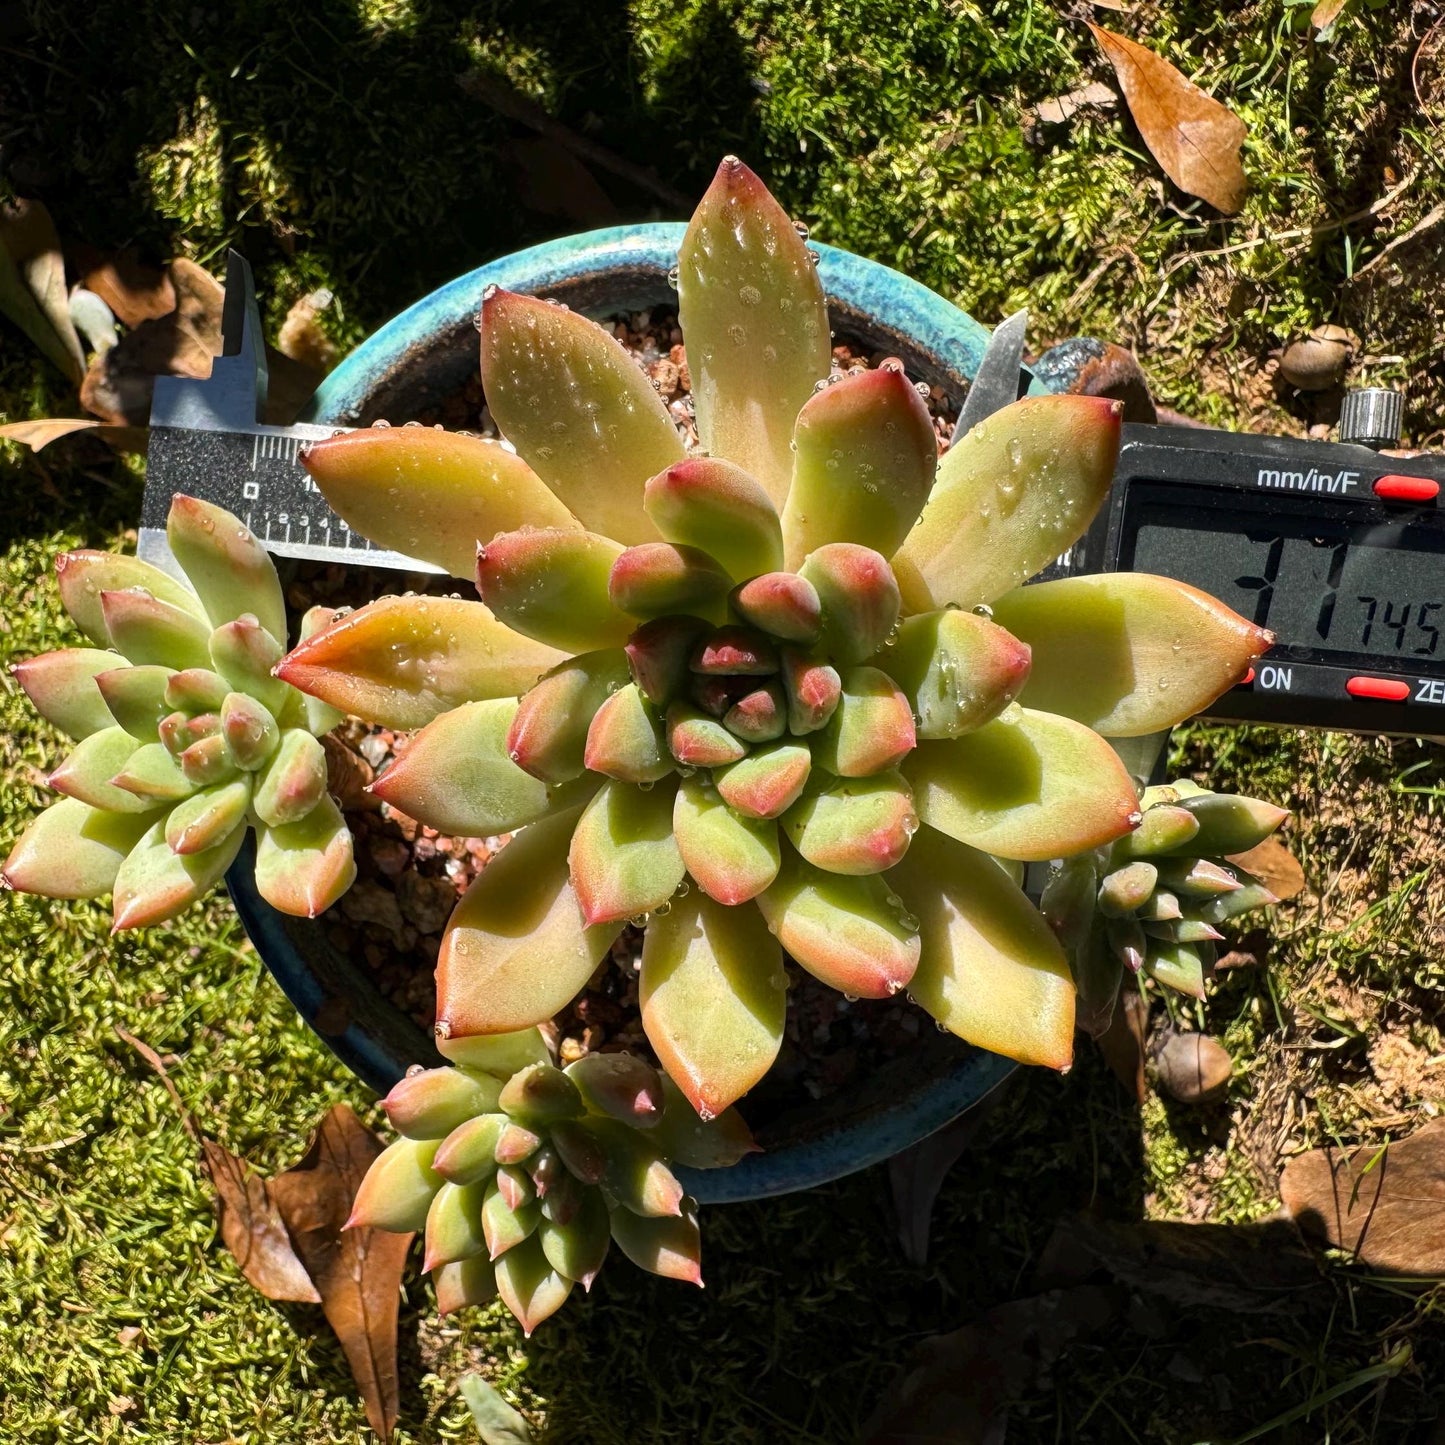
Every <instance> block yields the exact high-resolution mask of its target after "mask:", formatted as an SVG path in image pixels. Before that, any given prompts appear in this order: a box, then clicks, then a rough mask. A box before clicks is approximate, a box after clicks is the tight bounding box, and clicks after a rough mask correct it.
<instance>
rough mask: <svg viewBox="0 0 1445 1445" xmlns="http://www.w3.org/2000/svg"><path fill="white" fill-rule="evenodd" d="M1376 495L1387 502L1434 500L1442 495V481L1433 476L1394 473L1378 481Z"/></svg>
mask: <svg viewBox="0 0 1445 1445" xmlns="http://www.w3.org/2000/svg"><path fill="white" fill-rule="evenodd" d="M1375 495H1376V496H1377V497H1383V498H1384V499H1385V500H1386V501H1387V502H1433V501H1434V500H1435V498H1436V497H1438V496H1439V495H1440V483H1439V482H1437V481H1435V480H1434V479H1433V478H1431V477H1404V476H1396V475H1394V474H1392V475H1390V476H1388V477H1381V478H1379V480H1378V481H1376V483H1375Z"/></svg>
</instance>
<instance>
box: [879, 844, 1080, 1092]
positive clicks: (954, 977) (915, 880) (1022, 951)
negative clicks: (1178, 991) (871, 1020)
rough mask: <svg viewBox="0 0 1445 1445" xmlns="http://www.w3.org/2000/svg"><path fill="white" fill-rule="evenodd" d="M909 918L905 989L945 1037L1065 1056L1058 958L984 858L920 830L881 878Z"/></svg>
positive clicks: (1070, 1024) (1061, 1062)
mask: <svg viewBox="0 0 1445 1445" xmlns="http://www.w3.org/2000/svg"><path fill="white" fill-rule="evenodd" d="M888 876H889V879H890V881H893V882H894V883H895V884H896V886H897V888H898V891H899V894H900V895H901V896H902V898H903V900H904V902H905V903H907V904H908V906H909V908H910V909H912V910H913V912H914V913H915V914H916V916H917V918H918V921H919V934H918V936H919V939H920V940H921V944H922V949H921V952H920V955H919V959H918V968H917V971H916V972H915V973H914V975H913V978H912V980H911V981H910V983H909V985H908V989H909V992H910V993H911V994H912V995H913V997H914V998H915V999H916V1000H917V1001H918V1002H919V1003H920V1004H921V1005H922V1006H923V1007H924V1008H925V1009H927V1010H928V1012H929V1013H931V1014H932V1015H933V1017H934V1018H935V1019H937V1020H938V1022H939V1023H941V1024H942V1025H943V1026H944V1027H945V1028H946V1029H948V1030H949V1032H950V1033H954V1034H957V1035H958V1036H959V1037H960V1038H962V1039H966V1040H967V1041H968V1042H969V1043H971V1044H976V1045H977V1046H978V1047H979V1048H983V1049H989V1050H991V1051H992V1052H993V1053H996V1054H1003V1055H1004V1056H1005V1057H1006V1058H1011V1059H1017V1060H1018V1061H1019V1062H1020V1063H1025V1064H1042V1065H1044V1066H1046V1067H1048V1068H1054V1069H1066V1068H1068V1066H1069V1064H1070V1063H1071V1062H1072V1060H1073V1057H1074V984H1073V980H1072V979H1071V977H1070V975H1069V965H1068V960H1067V959H1066V958H1065V957H1064V953H1063V950H1062V949H1061V948H1060V947H1059V943H1058V940H1057V939H1056V938H1055V937H1054V935H1053V933H1052V931H1051V930H1050V928H1049V925H1048V924H1047V923H1046V922H1045V921H1044V919H1043V916H1042V915H1041V914H1040V913H1039V911H1038V909H1037V908H1035V907H1034V905H1033V904H1032V903H1030V902H1029V900H1028V898H1027V896H1026V895H1025V894H1024V892H1023V890H1022V889H1020V888H1019V886H1018V885H1017V884H1016V883H1015V882H1014V881H1013V880H1012V879H1011V878H1010V877H1009V876H1008V875H1007V874H1006V873H1005V872H1004V871H1003V869H1002V868H1000V867H999V866H998V864H997V863H995V862H994V861H993V860H992V859H991V858H988V857H986V856H985V855H984V854H982V853H979V852H977V851H975V850H974V849H972V848H969V847H967V846H966V845H965V844H963V843H958V842H955V841H954V840H953V839H952V838H949V837H947V836H945V835H944V834H942V833H938V832H936V831H934V830H933V829H932V828H924V829H923V830H922V831H921V832H920V833H919V835H918V837H917V838H916V839H915V840H914V843H913V847H912V848H911V849H910V850H909V853H908V856H907V857H906V858H905V859H904V860H903V862H902V863H901V864H900V865H899V866H898V868H897V869H895V870H894V872H892V873H890V874H889V875H888Z"/></svg>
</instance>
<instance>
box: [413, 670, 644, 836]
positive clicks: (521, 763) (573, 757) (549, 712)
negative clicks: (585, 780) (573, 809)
mask: <svg viewBox="0 0 1445 1445" xmlns="http://www.w3.org/2000/svg"><path fill="white" fill-rule="evenodd" d="M629 645H630V644H629ZM627 680H628V666H627V657H626V655H625V654H623V653H622V652H619V651H618V650H617V649H616V648H606V649H603V650H602V651H600V652H584V653H583V654H582V655H581V656H580V657H569V658H568V659H567V661H566V662H562V663H558V665H557V666H556V667H554V668H553V669H552V670H551V671H550V672H547V673H544V674H543V676H542V677H540V678H538V680H537V682H536V685H535V686H533V687H532V688H530V689H528V691H527V692H526V693H525V694H524V695H523V697H522V699H521V702H520V703H519V704H518V706H517V711H516V715H515V716H514V717H513V719H512V724H511V727H510V728H509V729H508V731H507V739H506V752H507V756H508V757H509V758H510V759H511V760H512V762H514V763H515V764H516V765H517V766H518V767H519V768H521V769H522V770H523V771H524V772H527V773H530V774H531V775H532V776H533V777H534V778H540V779H541V780H542V781H543V782H544V783H567V782H571V780H572V779H573V778H577V777H580V776H581V775H582V773H583V771H584V769H585V768H586V766H587V764H586V749H587V729H588V726H589V725H590V724H591V722H592V719H593V717H594V716H595V715H596V712H597V709H598V708H599V707H601V706H602V704H603V703H604V702H606V700H607V699H608V698H609V697H610V696H611V695H612V694H613V693H614V692H616V691H617V690H618V688H620V687H625V686H626V685H627ZM403 811H405V810H404V809H403ZM442 831H443V832H445V831H447V830H446V829H443V830H442ZM482 836H485V834H483V835H482Z"/></svg>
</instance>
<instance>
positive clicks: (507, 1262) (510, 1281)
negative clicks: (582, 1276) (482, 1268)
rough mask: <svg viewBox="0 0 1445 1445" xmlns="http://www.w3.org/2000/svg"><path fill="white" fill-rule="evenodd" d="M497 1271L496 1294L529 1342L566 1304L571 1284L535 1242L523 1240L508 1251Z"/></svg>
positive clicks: (497, 1263) (497, 1266)
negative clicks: (537, 1330)
mask: <svg viewBox="0 0 1445 1445" xmlns="http://www.w3.org/2000/svg"><path fill="white" fill-rule="evenodd" d="M496 1271H497V1293H498V1294H499V1295H501V1297H502V1303H503V1304H504V1305H506V1307H507V1308H508V1310H510V1311H511V1313H512V1315H513V1317H514V1318H515V1319H516V1321H517V1323H518V1324H519V1325H521V1327H522V1333H523V1335H525V1336H526V1337H527V1338H528V1339H531V1337H532V1331H533V1330H535V1329H536V1328H537V1326H538V1325H540V1324H541V1323H542V1322H543V1321H544V1320H547V1319H550V1318H551V1317H552V1316H553V1315H554V1314H556V1313H557V1311H558V1310H559V1309H561V1308H562V1306H563V1305H564V1304H566V1303H567V1296H568V1295H569V1294H571V1293H572V1281H571V1280H570V1279H564V1278H563V1277H562V1276H561V1275H560V1274H558V1273H557V1271H556V1270H555V1269H553V1268H552V1266H551V1265H550V1264H548V1262H547V1256H546V1255H545V1254H543V1253H542V1245H541V1243H540V1242H539V1241H538V1240H536V1239H526V1240H524V1241H523V1242H522V1243H521V1244H519V1245H517V1246H516V1247H515V1248H514V1249H509V1250H508V1251H507V1252H506V1254H504V1255H503V1256H502V1257H501V1258H500V1259H499V1260H497V1262H496Z"/></svg>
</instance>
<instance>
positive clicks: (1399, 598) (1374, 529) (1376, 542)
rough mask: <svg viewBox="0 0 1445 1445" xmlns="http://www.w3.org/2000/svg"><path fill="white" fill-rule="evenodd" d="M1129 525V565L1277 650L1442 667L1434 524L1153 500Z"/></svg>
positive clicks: (1442, 560) (1444, 548)
mask: <svg viewBox="0 0 1445 1445" xmlns="http://www.w3.org/2000/svg"><path fill="white" fill-rule="evenodd" d="M1151 490H1152V489H1151ZM1136 517H1137V527H1136V530H1135V532H1134V538H1133V542H1134V545H1133V556H1132V559H1131V560H1129V561H1128V562H1127V563H1126V564H1125V565H1128V566H1129V567H1130V568H1131V569H1132V570H1133V571H1136V572H1158V573H1161V574H1163V575H1164V576H1167V577H1175V578H1177V579H1178V580H1180V581H1181V582H1189V583H1191V584H1193V585H1194V586H1195V587H1198V588H1200V589H1201V590H1202V591H1205V592H1208V593H1210V594H1211V595H1213V596H1215V597H1218V598H1219V599H1220V601H1222V602H1224V603H1226V604H1227V605H1228V606H1230V607H1232V608H1234V610H1235V611H1236V612H1239V613H1242V614H1243V615H1244V616H1245V617H1248V618H1251V619H1253V621H1255V622H1257V623H1258V624H1259V625H1260V626H1261V627H1268V628H1270V629H1271V630H1272V631H1273V632H1274V633H1275V634H1276V636H1277V637H1278V639H1279V641H1278V644H1277V645H1278V647H1279V648H1280V649H1285V648H1288V649H1290V650H1292V651H1296V652H1316V653H1341V654H1349V655H1353V656H1356V657H1380V658H1386V657H1387V658H1391V659H1397V660H1400V661H1406V662H1407V665H1412V666H1414V665H1426V666H1428V665H1429V661H1428V660H1433V661H1434V662H1435V663H1436V664H1438V663H1440V662H1442V661H1445V642H1442V641H1441V633H1442V632H1445V532H1442V530H1441V529H1440V528H1439V527H1437V526H1433V525H1425V524H1421V523H1413V524H1412V523H1411V522H1408V521H1400V522H1378V521H1376V522H1354V521H1352V520H1350V519H1349V518H1346V517H1340V516H1334V517H1326V518H1321V517H1307V516H1290V515H1288V514H1284V515H1274V516H1271V515H1268V514H1265V513H1251V512H1247V511H1243V510H1240V511H1234V512H1232V513H1226V512H1225V511H1223V510H1222V509H1215V508H1200V507H1189V508H1183V509H1181V508H1178V507H1169V506H1164V505H1160V504H1159V503H1157V502H1153V503H1150V502H1145V503H1144V504H1143V505H1142V506H1140V507H1139V508H1138V510H1137V513H1136Z"/></svg>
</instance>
